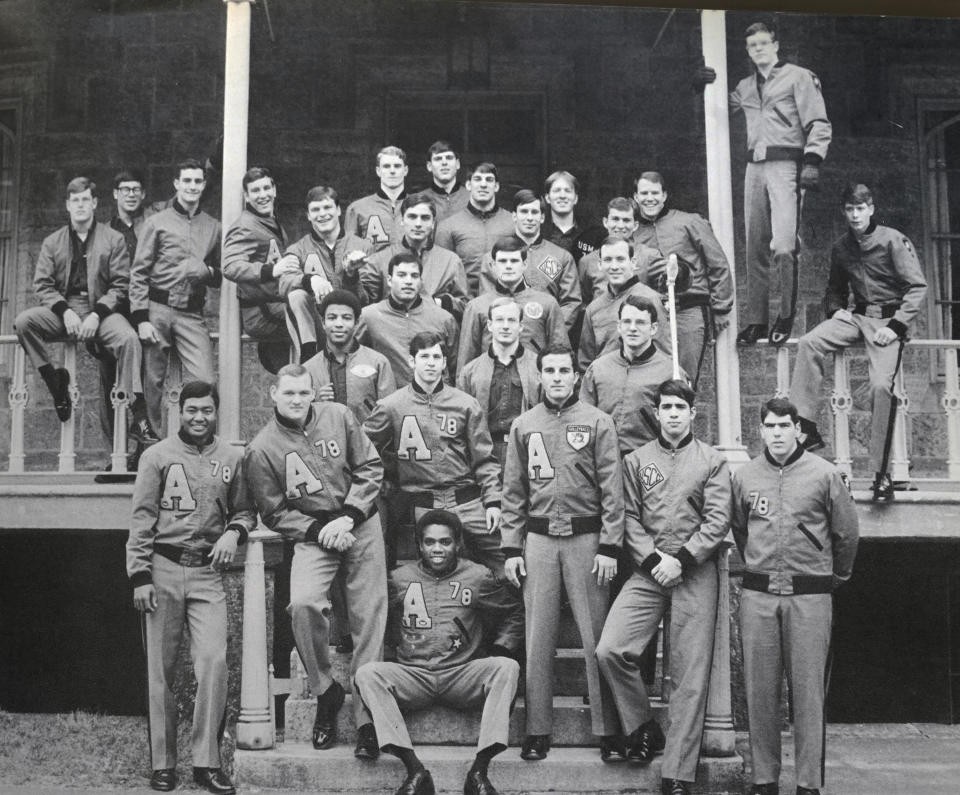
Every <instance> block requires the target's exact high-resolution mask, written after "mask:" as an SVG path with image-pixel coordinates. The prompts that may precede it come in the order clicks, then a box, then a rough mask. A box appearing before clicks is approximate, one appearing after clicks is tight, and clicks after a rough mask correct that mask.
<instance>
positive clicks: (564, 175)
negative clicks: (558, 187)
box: [543, 171, 580, 196]
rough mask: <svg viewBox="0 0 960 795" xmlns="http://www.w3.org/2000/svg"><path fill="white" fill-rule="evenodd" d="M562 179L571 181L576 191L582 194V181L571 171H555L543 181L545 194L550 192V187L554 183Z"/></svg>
mask: <svg viewBox="0 0 960 795" xmlns="http://www.w3.org/2000/svg"><path fill="white" fill-rule="evenodd" d="M561 179H562V180H564V181H566V182H569V183H570V185H571V187H572V188H573V192H574V193H576V194H577V195H579V194H580V181H579V180H578V179H577V178H576V177H575V176H573V174H571V173H570V172H569V171H554V172H553V173H552V174H551V175H550V176H549V177H547V178H546V179H545V180H544V181H543V195H544V196H546V195H547V194H548V193H549V192H550V188H552V187H553V183H554V182H559V181H560V180H561Z"/></svg>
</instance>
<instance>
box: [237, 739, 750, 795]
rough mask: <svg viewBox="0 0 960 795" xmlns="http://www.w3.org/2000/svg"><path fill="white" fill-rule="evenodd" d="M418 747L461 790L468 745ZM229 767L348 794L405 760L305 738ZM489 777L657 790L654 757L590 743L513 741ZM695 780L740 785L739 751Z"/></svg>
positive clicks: (507, 783)
mask: <svg viewBox="0 0 960 795" xmlns="http://www.w3.org/2000/svg"><path fill="white" fill-rule="evenodd" d="M416 751H417V755H418V756H419V757H420V759H421V760H422V761H423V763H424V765H425V766H426V767H427V769H428V770H430V772H431V773H432V774H433V779H434V782H435V784H436V787H437V792H439V793H453V792H463V780H464V777H465V776H466V773H467V770H468V769H469V768H470V764H471V762H472V761H473V757H474V754H475V750H474V748H472V747H470V748H467V747H454V746H444V745H422V746H418V747H417V749H416ZM234 770H235V782H236V784H237V787H238V788H243V789H245V790H249V789H252V788H261V789H266V788H272V789H290V790H301V791H309V792H311V793H345V794H349V795H354V794H355V795H360V793H381V792H391V793H392V792H395V791H396V789H397V787H398V786H399V785H400V782H401V781H403V778H404V770H403V765H402V764H400V762H399V760H397V759H395V758H393V757H391V756H389V755H387V754H383V755H381V757H380V759H379V760H378V761H376V762H361V761H359V760H357V759H354V757H353V748H352V747H350V746H346V745H339V746H337V747H336V748H332V749H330V750H329V751H315V750H314V749H313V748H312V747H311V746H310V745H309V744H307V743H284V744H283V745H281V746H278V747H277V748H274V749H270V750H267V751H239V750H238V751H237V752H236V753H235V755H234ZM490 778H491V781H492V782H493V784H494V786H496V788H497V789H498V790H499V791H500V792H501V793H525V795H536V794H537V793H546V792H552V793H557V792H559V793H621V792H624V793H625V792H630V793H647V792H660V757H657V758H656V759H654V761H653V762H652V763H651V764H650V765H649V766H648V767H640V766H638V765H631V764H626V763H621V764H616V765H605V764H603V763H602V762H601V761H600V757H599V755H598V754H597V751H596V749H593V748H556V749H553V750H551V752H550V755H549V756H548V757H547V758H546V759H545V760H544V761H542V762H525V761H523V760H522V759H520V755H519V751H518V749H517V748H514V747H510V748H508V749H507V750H506V751H504V752H503V753H502V754H500V756H498V757H497V758H496V759H494V760H493V762H492V763H491V765H490ZM697 781H698V785H697V789H696V792H697V793H701V794H703V793H711V794H713V795H719V794H720V793H728V792H740V791H741V789H742V788H743V781H744V778H743V759H741V758H740V757H739V756H732V757H727V758H723V759H716V758H708V759H703V760H701V762H700V765H699V768H698V770H697Z"/></svg>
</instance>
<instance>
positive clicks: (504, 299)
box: [487, 295, 523, 320]
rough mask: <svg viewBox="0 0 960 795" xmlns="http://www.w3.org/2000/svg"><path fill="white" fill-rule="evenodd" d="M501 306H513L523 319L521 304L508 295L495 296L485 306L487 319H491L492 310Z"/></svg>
mask: <svg viewBox="0 0 960 795" xmlns="http://www.w3.org/2000/svg"><path fill="white" fill-rule="evenodd" d="M501 306H515V307H516V308H517V309H518V310H519V312H520V319H521V320H523V304H521V303H520V302H519V301H518V300H516V299H515V298H511V297H510V296H509V295H500V296H497V297H496V298H494V299H493V300H492V301H491V302H490V306H488V307H487V320H493V310H494V309H499V308H500V307H501Z"/></svg>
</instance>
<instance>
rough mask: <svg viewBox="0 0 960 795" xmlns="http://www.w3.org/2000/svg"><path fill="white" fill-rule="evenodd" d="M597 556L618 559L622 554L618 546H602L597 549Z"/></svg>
mask: <svg viewBox="0 0 960 795" xmlns="http://www.w3.org/2000/svg"><path fill="white" fill-rule="evenodd" d="M597 554H598V555H604V556H605V557H608V558H614V559H616V558H617V557H618V556H619V554H620V547H619V546H617V545H616V544H600V545H599V546H598V547H597Z"/></svg>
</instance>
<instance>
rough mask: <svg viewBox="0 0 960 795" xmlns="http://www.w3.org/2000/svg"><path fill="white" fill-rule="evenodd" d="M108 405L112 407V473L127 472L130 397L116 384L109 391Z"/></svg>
mask: <svg viewBox="0 0 960 795" xmlns="http://www.w3.org/2000/svg"><path fill="white" fill-rule="evenodd" d="M110 403H111V404H112V405H113V452H112V453H111V454H110V463H111V471H112V472H126V471H127V408H128V406H129V405H130V395H128V394H127V393H126V392H124V391H123V390H122V389H121V388H120V386H119V385H118V384H114V385H113V389H111V390H110Z"/></svg>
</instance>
